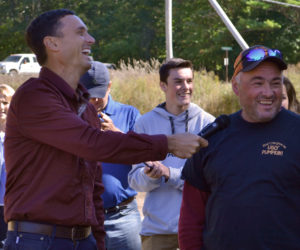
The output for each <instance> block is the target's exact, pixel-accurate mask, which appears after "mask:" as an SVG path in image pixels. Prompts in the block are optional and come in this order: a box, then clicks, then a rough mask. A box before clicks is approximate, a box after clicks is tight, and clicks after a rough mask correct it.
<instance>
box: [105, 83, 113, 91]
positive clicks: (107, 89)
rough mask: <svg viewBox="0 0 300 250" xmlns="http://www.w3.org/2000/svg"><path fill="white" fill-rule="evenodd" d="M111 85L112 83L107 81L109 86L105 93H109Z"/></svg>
mask: <svg viewBox="0 0 300 250" xmlns="http://www.w3.org/2000/svg"><path fill="white" fill-rule="evenodd" d="M111 84H112V82H111V81H109V84H108V86H107V91H106V92H108V93H110V89H111Z"/></svg>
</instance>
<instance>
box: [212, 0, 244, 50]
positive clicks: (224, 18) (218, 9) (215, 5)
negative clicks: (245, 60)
mask: <svg viewBox="0 0 300 250" xmlns="http://www.w3.org/2000/svg"><path fill="white" fill-rule="evenodd" d="M208 1H209V3H210V4H211V5H212V7H213V8H214V9H215V11H216V12H217V13H218V15H219V16H220V17H221V19H222V21H223V22H224V24H225V25H226V27H227V28H228V30H229V31H230V32H231V34H232V35H233V37H234V38H235V40H236V41H237V42H238V44H239V45H240V47H241V48H242V49H243V50H244V49H248V48H249V46H248V44H247V43H246V42H245V40H244V39H243V37H242V36H241V35H240V33H239V32H238V31H237V29H236V28H235V27H234V25H233V24H232V22H231V21H230V19H229V18H228V16H227V15H226V13H225V12H224V10H223V9H222V8H221V6H220V5H219V3H218V2H217V1H216V0H208Z"/></svg>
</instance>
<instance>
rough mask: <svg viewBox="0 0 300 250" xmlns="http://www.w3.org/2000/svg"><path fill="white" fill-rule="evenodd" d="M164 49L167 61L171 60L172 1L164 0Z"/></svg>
mask: <svg viewBox="0 0 300 250" xmlns="http://www.w3.org/2000/svg"><path fill="white" fill-rule="evenodd" d="M165 21H166V49H167V59H170V58H173V41H172V40H173V39H172V0H165Z"/></svg>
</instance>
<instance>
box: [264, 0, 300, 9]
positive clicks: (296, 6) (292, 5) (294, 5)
mask: <svg viewBox="0 0 300 250" xmlns="http://www.w3.org/2000/svg"><path fill="white" fill-rule="evenodd" d="M261 1H264V2H269V3H276V4H281V5H285V6H289V7H295V8H300V5H296V4H291V3H283V2H278V1H273V0H261Z"/></svg>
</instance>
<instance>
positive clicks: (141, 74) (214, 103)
mask: <svg viewBox="0 0 300 250" xmlns="http://www.w3.org/2000/svg"><path fill="white" fill-rule="evenodd" d="M120 65H121V66H120V69H118V70H113V71H111V78H112V82H113V83H112V90H111V94H112V96H113V98H114V99H115V100H116V101H119V102H121V103H126V104H130V105H132V106H135V107H136V108H138V109H139V110H140V112H141V114H144V113H146V112H148V111H150V110H151V109H153V108H154V107H155V106H156V105H157V104H159V103H161V102H163V101H164V99H165V98H164V94H163V92H162V91H161V89H160V87H159V75H158V69H159V63H158V61H156V60H152V61H150V62H142V61H134V62H133V66H131V65H130V66H128V65H126V63H124V62H121V64H120ZM284 74H285V76H287V77H288V78H289V79H290V80H291V81H292V83H293V84H294V87H295V89H296V91H297V94H298V95H297V96H298V99H300V63H298V65H289V69H288V70H287V71H286V72H284ZM29 77H31V76H29V75H17V76H14V77H10V76H6V75H0V83H6V84H9V85H11V86H12V87H13V88H15V89H16V88H18V87H19V86H20V85H21V84H22V83H23V82H24V81H26V80H27V79H28V78H29ZM194 78H195V79H194V85H195V86H194V93H193V102H194V103H196V104H198V105H199V106H201V107H202V108H203V109H205V110H206V111H208V112H209V113H211V114H213V115H215V116H218V115H220V114H230V113H233V112H235V111H237V110H239V109H240V107H239V103H238V100H237V97H236V96H235V95H234V94H233V91H232V90H231V84H229V83H224V82H222V81H220V80H219V78H218V77H217V76H216V75H215V74H214V73H213V72H207V71H205V70H201V71H196V72H195V73H194Z"/></svg>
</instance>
